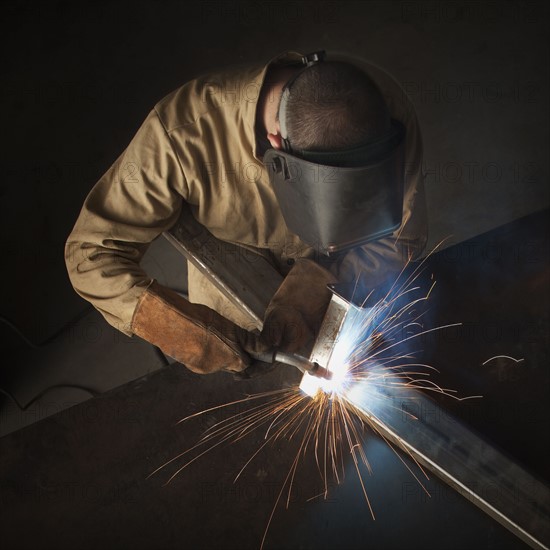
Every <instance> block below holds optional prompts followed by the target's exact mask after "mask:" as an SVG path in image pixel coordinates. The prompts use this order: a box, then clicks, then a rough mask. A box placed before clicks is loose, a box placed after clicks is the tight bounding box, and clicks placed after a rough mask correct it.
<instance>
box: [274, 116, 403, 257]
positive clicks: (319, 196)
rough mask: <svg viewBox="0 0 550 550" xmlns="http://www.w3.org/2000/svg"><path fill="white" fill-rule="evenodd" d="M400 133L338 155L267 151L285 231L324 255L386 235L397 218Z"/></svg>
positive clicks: (395, 126)
mask: <svg viewBox="0 0 550 550" xmlns="http://www.w3.org/2000/svg"><path fill="white" fill-rule="evenodd" d="M404 138H405V128H404V126H403V125H402V124H401V123H400V122H399V121H397V120H392V124H391V130H390V132H389V133H388V134H386V135H385V136H384V137H383V138H382V139H379V140H376V141H374V142H370V143H367V144H365V145H363V146H360V147H356V148H353V149H347V150H341V151H329V152H318V151H293V152H292V153H289V152H286V151H280V150H276V149H268V150H267V151H266V153H265V155H264V159H263V160H264V163H265V165H266V167H267V171H268V174H269V178H270V181H271V184H272V185H273V188H274V191H275V194H276V196H277V200H278V202H279V205H280V207H281V212H282V214H283V217H284V219H285V222H286V225H287V226H288V228H289V229H290V230H291V231H293V232H294V233H295V234H296V235H298V236H299V237H300V239H302V241H304V242H305V243H307V244H309V245H311V246H313V247H315V248H316V249H317V250H319V251H320V252H322V253H323V254H326V255H331V254H335V253H338V252H341V251H343V250H347V249H350V248H354V247H357V246H361V245H363V244H366V243H368V242H369V241H374V240H377V239H382V238H384V237H387V236H389V235H391V234H392V233H393V232H394V231H395V230H396V229H398V228H399V226H400V225H401V221H402V216H403V184H404V145H405V139H404Z"/></svg>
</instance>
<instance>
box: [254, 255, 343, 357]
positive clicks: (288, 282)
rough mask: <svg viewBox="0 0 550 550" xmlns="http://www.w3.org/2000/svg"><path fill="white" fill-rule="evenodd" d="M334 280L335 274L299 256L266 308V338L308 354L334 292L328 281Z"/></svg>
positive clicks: (283, 347) (272, 343) (284, 348)
mask: <svg viewBox="0 0 550 550" xmlns="http://www.w3.org/2000/svg"><path fill="white" fill-rule="evenodd" d="M334 282H336V279H335V277H334V275H332V273H330V272H329V271H327V270H326V269H324V268H323V267H321V266H320V265H318V264H316V263H315V262H313V261H312V260H307V259H300V260H297V261H296V263H295V264H294V267H293V268H292V269H291V270H290V273H289V274H288V275H287V276H286V278H285V280H284V281H283V282H282V283H281V286H280V287H279V288H278V290H277V292H276V293H275V295H274V296H273V298H272V299H271V302H270V303H269V306H268V308H267V310H266V313H265V317H264V327H263V330H262V335H261V340H262V342H263V343H264V344H265V345H267V346H272V347H275V348H277V349H280V350H282V351H287V352H291V353H296V352H299V353H302V354H304V355H308V354H309V352H310V351H311V348H312V346H313V343H314V341H315V338H316V336H317V334H318V332H319V328H320V326H321V323H322V321H323V317H324V315H325V312H326V310H327V307H328V304H329V302H330V299H331V296H332V293H331V291H330V290H329V289H328V288H327V285H328V284H329V283H334Z"/></svg>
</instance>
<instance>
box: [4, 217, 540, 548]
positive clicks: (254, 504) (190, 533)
mask: <svg viewBox="0 0 550 550" xmlns="http://www.w3.org/2000/svg"><path fill="white" fill-rule="evenodd" d="M545 214H548V212H545V213H542V214H538V215H533V216H530V217H528V218H525V219H523V220H519V221H518V222H514V223H512V224H510V225H508V226H505V227H502V228H500V229H498V230H495V231H493V232H491V233H488V234H485V235H482V236H480V237H478V238H476V239H473V240H471V241H468V242H466V243H463V244H461V245H459V246H455V247H452V248H449V249H447V250H445V251H443V252H441V253H440V254H436V255H434V256H433V257H432V258H431V259H430V260H429V261H428V262H427V264H426V271H425V273H424V276H423V282H422V284H423V285H429V284H430V283H429V281H431V275H432V274H433V276H434V278H435V279H437V281H438V285H437V286H436V289H435V290H434V292H433V294H432V297H431V298H430V301H429V304H428V305H429V311H428V313H427V314H426V319H425V324H426V325H428V326H429V325H431V326H438V325H444V324H447V323H454V322H462V323H463V324H462V326H461V327H455V328H454V329H449V330H447V331H442V332H438V333H435V334H436V336H432V337H430V338H425V339H422V341H421V345H419V346H416V347H415V349H416V351H417V355H418V358H419V359H422V360H423V361H426V362H429V363H430V364H432V365H434V366H436V367H438V368H439V370H440V371H441V373H440V375H439V376H440V378H438V380H441V381H442V382H443V383H445V384H446V385H447V387H453V388H455V389H457V390H458V392H459V394H460V395H462V396H465V395H473V394H482V395H483V396H484V397H483V399H481V400H476V401H463V402H455V401H453V400H451V399H449V398H443V399H440V400H439V403H440V404H443V405H444V406H445V408H447V409H448V410H450V411H452V413H453V414H454V415H456V416H458V417H460V418H462V419H463V420H464V421H465V422H466V423H467V424H468V425H470V426H472V427H473V428H474V429H475V430H476V431H478V432H479V433H481V434H482V435H483V436H484V437H485V438H486V439H487V440H490V441H492V442H493V443H494V444H496V445H497V446H498V447H500V448H501V449H502V450H504V451H505V452H506V453H507V454H508V455H509V456H511V457H512V458H513V459H514V460H516V461H518V462H520V463H521V464H522V465H523V466H524V467H525V468H526V469H527V470H528V471H530V472H531V473H533V474H535V475H536V476H538V477H539V478H540V479H543V480H546V483H548V479H549V472H548V460H547V457H548V450H549V444H548V436H547V426H548V421H549V419H550V415H549V409H548V404H547V397H548V392H549V373H548V368H549V361H548V359H549V346H548V326H549V323H548V309H549V308H548V272H549V259H548V225H547V222H546V221H545V218H546V216H545ZM128 345H132V344H131V342H130V341H129V344H128ZM496 355H507V356H510V357H513V358H514V359H516V360H519V359H522V361H519V362H516V361H514V360H510V359H504V358H500V359H493V360H492V361H489V362H488V363H486V364H485V365H484V364H483V363H485V362H486V361H487V360H488V359H491V358H492V357H494V356H496ZM299 379H300V373H298V371H294V370H292V369H280V370H278V371H274V372H272V373H270V374H269V375H266V376H265V377H263V378H258V379H254V380H249V381H239V382H238V381H235V380H233V378H232V377H231V376H230V375H227V374H220V375H211V376H199V375H195V374H193V373H191V372H189V371H188V370H186V369H185V368H184V367H182V366H181V365H172V366H170V367H167V368H166V369H164V370H162V371H160V372H157V373H155V374H153V375H151V376H149V377H146V378H143V379H140V380H137V381H135V382H133V383H131V384H128V385H126V386H123V387H120V388H118V389H116V390H114V391H112V392H109V393H107V394H104V395H102V396H100V397H98V398H95V399H91V400H89V401H87V402H85V403H82V404H81V405H78V406H75V407H73V408H71V409H68V410H66V411H64V412H61V413H59V414H58V415H55V416H53V417H50V418H48V419H45V420H43V421H41V422H38V423H36V424H34V425H32V426H30V427H28V428H25V429H23V430H20V431H19V432H16V433H13V434H10V435H8V436H6V437H4V438H2V439H0V506H1V519H0V524H1V532H2V539H1V540H2V545H3V547H5V548H27V547H31V546H32V547H39V548H48V547H55V548H71V549H72V548H97V547H100V546H101V547H106V548H127V547H128V548H136V549H139V548H199V549H200V548H221V549H224V548H228V549H229V548H235V549H237V548H239V549H242V548H259V547H260V544H261V541H262V537H263V534H264V531H265V528H266V526H267V524H268V521H269V517H270V514H271V511H272V509H273V506H274V504H275V501H276V499H277V496H278V494H279V491H280V488H281V486H282V484H283V482H284V480H285V478H286V476H287V474H288V472H289V469H290V467H291V465H292V461H293V460H294V458H295V456H296V452H297V440H296V438H294V439H293V440H291V441H288V440H287V439H281V440H279V441H278V442H277V443H276V444H275V445H274V446H272V447H266V448H265V449H264V450H263V451H262V452H261V453H259V454H258V455H257V456H256V457H255V458H254V460H252V462H251V463H250V464H249V465H248V466H247V468H246V469H245V470H244V472H243V473H242V475H241V476H240V478H239V480H238V481H237V482H236V483H233V480H234V478H235V476H236V475H237V473H238V472H239V471H240V470H241V468H242V467H243V466H244V465H245V463H246V462H247V461H248V459H249V458H250V457H251V456H252V455H253V454H254V453H255V452H256V450H258V449H259V447H260V446H261V445H262V444H263V443H264V433H265V430H264V431H259V430H258V431H253V432H252V433H251V435H250V436H248V437H247V438H245V439H243V440H241V441H239V442H236V443H232V444H230V445H225V446H219V447H216V448H214V449H212V451H211V452H209V453H207V454H205V455H203V456H201V457H200V458H198V459H197V460H196V461H195V462H193V463H192V464H190V465H189V466H188V467H187V468H186V469H184V470H183V471H182V472H181V473H180V474H179V475H178V476H177V477H176V478H174V480H173V481H172V482H171V483H170V484H169V485H167V486H163V484H164V483H165V482H166V481H167V480H168V478H169V477H170V476H171V474H173V473H174V472H175V471H176V470H177V469H178V467H179V466H181V465H183V464H184V463H185V461H184V460H183V459H182V460H178V461H175V462H174V463H172V464H171V465H169V466H168V467H167V468H166V469H164V470H161V471H160V472H159V473H157V474H155V475H153V476H152V477H149V478H148V477H147V476H148V475H149V474H150V473H151V472H152V471H153V470H155V469H156V468H158V467H159V466H161V465H162V464H163V463H165V462H166V461H167V460H169V459H171V458H173V457H174V456H176V455H178V454H179V453H181V452H182V451H184V450H186V449H188V448H190V447H192V446H193V445H194V444H195V443H197V441H198V440H199V438H200V436H201V435H202V434H203V433H204V431H205V430H206V429H207V428H208V427H211V426H213V425H214V424H216V422H219V421H221V420H224V419H226V418H228V417H229V416H230V415H231V414H234V413H236V412H241V411H243V410H246V409H247V408H248V407H249V406H250V405H248V404H245V405H238V406H235V407H233V408H231V409H230V410H221V411H220V410H218V411H212V412H209V413H207V414H205V415H203V416H201V417H198V418H195V419H193V420H190V421H188V422H185V423H183V424H180V425H175V424H176V422H177V421H178V420H179V419H181V418H183V417H186V416H188V415H190V414H193V413H196V412H199V411H202V410H204V409H208V408H209V407H212V406H215V405H218V404H223V403H227V402H231V401H234V400H237V399H241V398H243V397H244V396H246V395H248V394H254V393H257V392H260V391H268V390H274V389H278V388H281V387H291V386H292V385H293V384H296V383H297V382H298V381H299ZM365 452H366V454H367V457H368V458H369V461H370V463H371V466H372V471H373V473H372V475H369V474H368V472H366V471H363V473H364V480H365V486H366V490H367V492H368V495H369V498H370V501H371V503H372V506H373V510H374V513H375V516H376V521H373V520H372V518H371V515H370V512H369V508H368V506H367V504H366V501H365V498H364V496H363V493H362V490H361V486H360V483H359V480H358V477H357V474H356V473H355V470H354V467H353V463H352V461H351V458H349V459H348V464H347V466H346V477H345V480H344V481H343V483H342V484H341V485H340V486H336V485H335V484H334V483H331V485H330V487H329V489H330V490H329V493H328V497H327V499H323V497H322V496H321V497H318V498H314V499H313V500H311V498H312V497H316V496H318V495H319V494H320V493H322V491H323V483H322V480H321V477H320V475H319V473H318V471H317V468H316V466H315V461H314V459H313V453H312V452H309V453H308V454H307V456H306V457H305V458H304V461H303V465H302V466H301V467H299V468H298V470H297V473H296V476H295V478H294V489H293V492H292V494H291V498H290V502H289V505H288V509H285V506H286V493H285V496H284V500H285V502H283V503H282V504H280V505H279V506H278V507H277V509H276V511H275V514H274V516H273V521H272V523H271V526H270V528H269V531H268V534H267V537H266V541H265V545H264V547H265V548H266V549H269V548H312V549H313V548H326V549H331V548H337V547H340V548H424V549H427V548H428V549H429V548H434V549H435V548H438V549H443V548H524V547H525V546H524V544H523V543H521V542H520V541H519V540H517V539H516V538H515V537H514V536H513V535H511V534H509V533H508V532H507V531H506V530H505V529H504V528H502V527H501V526H500V525H499V524H497V523H496V522H495V521H494V520H492V519H491V518H489V517H487V516H485V515H484V514H483V513H482V512H481V511H479V510H478V509H477V508H475V507H474V506H473V505H471V503H469V502H468V501H467V500H466V499H465V498H463V497H462V496H459V495H458V494H457V493H455V491H453V490H452V489H450V488H448V487H446V486H445V485H443V484H442V483H440V482H438V481H437V480H436V479H434V478H433V477H432V476H430V480H429V481H425V480H423V482H424V483H425V485H426V487H427V488H428V490H429V491H430V493H431V495H432V496H431V498H428V497H427V496H426V495H425V493H424V492H423V491H422V490H421V488H420V486H419V484H418V483H417V482H416V481H415V479H414V478H413V477H412V475H411V473H409V471H408V470H407V469H406V468H405V466H404V465H403V463H402V462H401V460H400V458H399V457H398V456H397V455H396V454H395V453H394V452H393V451H392V450H390V449H389V447H388V446H387V445H386V444H385V443H384V442H383V441H381V440H380V439H379V438H377V437H376V436H374V435H372V434H367V437H366V444H365ZM192 456H196V455H192ZM183 458H185V457H183ZM404 460H405V461H406V462H407V464H409V465H411V464H412V463H411V461H410V460H408V459H406V458H405V459H404ZM413 471H414V472H415V473H416V474H417V475H419V476H422V474H421V473H420V472H419V471H418V469H414V466H413Z"/></svg>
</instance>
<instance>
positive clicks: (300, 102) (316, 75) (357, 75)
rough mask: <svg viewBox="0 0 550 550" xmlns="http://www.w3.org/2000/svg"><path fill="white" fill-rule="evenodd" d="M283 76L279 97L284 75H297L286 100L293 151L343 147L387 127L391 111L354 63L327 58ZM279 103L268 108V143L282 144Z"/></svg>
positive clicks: (278, 88)
mask: <svg viewBox="0 0 550 550" xmlns="http://www.w3.org/2000/svg"><path fill="white" fill-rule="evenodd" d="M296 75H297V76H296ZM281 76H282V78H281V79H280V82H279V86H277V90H276V93H277V92H279V94H278V97H279V98H280V96H281V92H282V89H283V86H284V83H286V80H288V79H289V78H292V77H296V78H295V79H294V81H293V82H292V85H291V91H290V95H289V98H288V101H287V105H286V126H287V132H288V136H287V137H288V139H289V141H290V143H291V145H292V148H293V149H294V150H300V149H303V150H309V151H330V150H336V149H345V148H349V147H354V146H357V145H361V144H364V143H365V142H367V141H370V140H374V139H377V138H378V137H381V136H383V135H384V134H386V133H387V132H388V130H389V128H390V114H389V111H388V108H387V106H386V103H385V101H384V98H383V97H382V94H381V93H380V91H379V90H378V88H377V87H376V85H375V84H374V83H373V82H372V80H371V79H370V78H369V76H368V75H367V74H365V73H364V72H363V71H361V70H360V69H359V68H357V67H355V66H354V65H351V64H348V63H344V62H338V61H326V62H322V63H316V64H315V65H313V66H311V67H308V68H307V69H305V70H301V71H300V69H298V71H297V70H296V69H294V70H287V71H286V72H285V73H282V75H281ZM283 78H285V79H286V80H285V81H284V82H283ZM279 90H280V91H279ZM278 105H279V102H277V109H273V108H272V109H271V113H270V114H271V115H272V116H271V117H269V118H270V119H271V120H269V122H270V124H269V125H267V124H266V127H267V130H268V136H267V137H268V139H269V141H270V143H271V145H272V146H273V147H274V148H276V149H281V147H282V140H281V135H280V134H281V131H280V123H279V120H278V115H279V109H278ZM273 116H274V119H273V118H272V117H273Z"/></svg>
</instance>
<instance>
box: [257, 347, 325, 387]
mask: <svg viewBox="0 0 550 550" xmlns="http://www.w3.org/2000/svg"><path fill="white" fill-rule="evenodd" d="M250 356H251V357H252V358H253V359H257V360H258V361H263V362H264V363H269V364H274V363H283V364H285V365H291V366H293V367H296V368H297V369H298V370H299V371H301V372H302V373H303V374H305V373H306V372H307V373H308V374H311V375H312V376H316V377H318V378H326V379H327V380H330V379H331V378H332V373H331V372H330V371H329V370H327V369H325V368H324V367H322V366H321V365H319V363H317V362H315V361H313V362H312V361H309V360H308V359H306V358H305V357H303V356H301V355H298V354H296V353H287V352H284V351H278V350H273V351H267V352H263V353H252V354H250Z"/></svg>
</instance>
